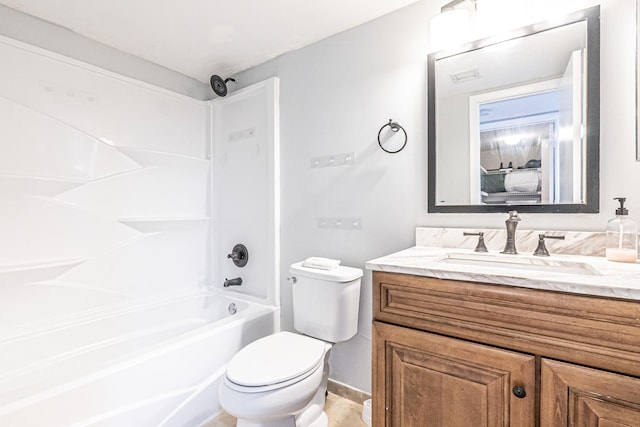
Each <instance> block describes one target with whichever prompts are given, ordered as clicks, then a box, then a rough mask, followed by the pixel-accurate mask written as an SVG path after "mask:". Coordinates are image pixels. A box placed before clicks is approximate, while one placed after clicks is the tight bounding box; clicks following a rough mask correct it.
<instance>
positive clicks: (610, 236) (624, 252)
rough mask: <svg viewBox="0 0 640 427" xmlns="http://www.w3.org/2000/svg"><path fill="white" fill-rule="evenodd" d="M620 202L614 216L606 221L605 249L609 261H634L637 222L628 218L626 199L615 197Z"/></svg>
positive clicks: (636, 256)
mask: <svg viewBox="0 0 640 427" xmlns="http://www.w3.org/2000/svg"><path fill="white" fill-rule="evenodd" d="M614 200H618V201H619V202H620V207H619V208H618V209H616V216H615V217H613V218H611V219H610V220H609V221H608V222H607V250H606V255H607V259H608V260H609V261H618V262H636V261H637V260H638V224H636V222H635V221H634V220H632V219H631V218H629V210H628V209H627V208H625V207H624V202H625V201H626V200H627V199H626V198H624V197H615V198H614Z"/></svg>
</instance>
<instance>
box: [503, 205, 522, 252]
mask: <svg viewBox="0 0 640 427" xmlns="http://www.w3.org/2000/svg"><path fill="white" fill-rule="evenodd" d="M518 222H520V217H519V216H518V211H509V218H507V220H506V221H505V222H504V223H505V224H506V225H507V243H506V244H505V245H504V250H503V251H502V252H501V253H503V254H517V253H518V251H517V250H516V227H517V226H518Z"/></svg>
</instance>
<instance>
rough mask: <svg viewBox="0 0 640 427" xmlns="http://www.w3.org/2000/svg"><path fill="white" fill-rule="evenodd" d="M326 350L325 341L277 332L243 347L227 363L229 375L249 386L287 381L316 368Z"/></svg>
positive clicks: (241, 383)
mask: <svg viewBox="0 0 640 427" xmlns="http://www.w3.org/2000/svg"><path fill="white" fill-rule="evenodd" d="M324 353H325V343H324V342H323V341H320V340H317V339H315V338H310V337H306V336H303V335H298V334H294V333H291V332H278V333H276V334H273V335H269V336H267V337H264V338H261V339H259V340H257V341H254V342H252V343H251V344H249V345H248V346H246V347H244V348H243V349H242V350H240V351H239V352H238V353H237V354H236V355H235V356H234V357H233V359H232V360H231V362H230V363H229V366H228V367H227V378H228V379H229V380H231V381H232V382H234V383H235V384H238V385H241V386H247V387H260V386H265V385H271V384H276V383H280V382H284V381H288V380H290V379H292V378H296V377H299V376H301V375H304V374H305V373H307V372H309V371H311V370H313V369H314V368H315V367H316V366H318V364H319V363H320V362H321V361H322V359H323V358H324Z"/></svg>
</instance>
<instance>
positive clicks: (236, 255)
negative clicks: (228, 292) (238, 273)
mask: <svg viewBox="0 0 640 427" xmlns="http://www.w3.org/2000/svg"><path fill="white" fill-rule="evenodd" d="M227 258H229V259H231V260H232V261H233V263H234V264H235V265H236V267H244V266H245V265H247V262H249V251H248V250H247V247H246V246H245V245H243V244H241V243H238V244H237V245H235V246H234V247H233V250H232V251H231V253H230V254H228V255H227Z"/></svg>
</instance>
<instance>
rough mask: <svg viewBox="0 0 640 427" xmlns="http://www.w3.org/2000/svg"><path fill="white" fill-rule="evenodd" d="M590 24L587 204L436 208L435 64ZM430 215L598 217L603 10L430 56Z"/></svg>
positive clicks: (595, 9)
mask: <svg viewBox="0 0 640 427" xmlns="http://www.w3.org/2000/svg"><path fill="white" fill-rule="evenodd" d="M580 21H586V23H587V57H588V62H587V99H586V104H587V108H586V111H587V113H586V115H587V128H586V137H587V152H586V185H587V194H586V198H587V200H586V203H581V204H541V205H526V204H522V205H518V204H509V205H506V204H505V205H437V204H436V176H437V175H436V168H437V162H436V160H437V159H436V88H435V64H436V61H437V60H438V59H442V58H446V57H449V56H453V55H458V54H460V53H464V52H469V51H472V50H476V49H481V48H483V47H486V46H491V45H493V44H496V43H500V42H504V41H507V40H512V39H515V38H519V37H522V36H527V35H531V34H536V33H539V32H542V31H546V30H550V29H552V28H557V27H562V26H564V25H567V24H571V23H574V22H580ZM427 110H428V113H427V115H428V120H427V126H428V128H427V138H428V141H427V156H428V157H427V180H428V181H427V212H428V213H492V212H506V211H509V210H517V211H520V212H534V213H598V212H599V209H600V6H594V7H591V8H588V9H584V10H581V11H578V12H574V13H571V14H569V15H567V16H565V17H564V18H563V19H561V20H554V21H553V22H551V21H549V22H543V23H539V24H534V25H530V26H528V27H524V28H521V29H518V30H515V31H513V32H510V33H508V34H506V35H504V36H503V37H500V40H499V41H496V39H495V38H490V39H483V40H479V41H475V42H471V43H468V44H466V45H464V46H461V47H460V48H459V49H455V50H450V51H440V52H435V53H431V54H429V55H428V59H427Z"/></svg>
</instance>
